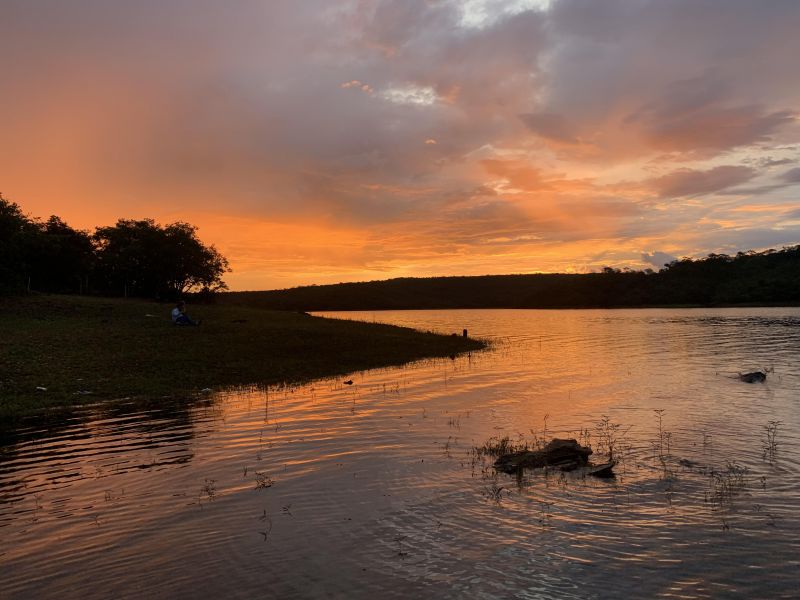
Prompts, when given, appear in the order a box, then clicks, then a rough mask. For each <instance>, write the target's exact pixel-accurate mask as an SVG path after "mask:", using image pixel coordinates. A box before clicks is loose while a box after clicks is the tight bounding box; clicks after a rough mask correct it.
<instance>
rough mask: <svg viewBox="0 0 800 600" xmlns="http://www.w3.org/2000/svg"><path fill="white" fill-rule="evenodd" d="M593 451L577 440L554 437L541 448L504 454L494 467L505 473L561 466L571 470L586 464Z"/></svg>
mask: <svg viewBox="0 0 800 600" xmlns="http://www.w3.org/2000/svg"><path fill="white" fill-rule="evenodd" d="M591 453H592V449H591V448H587V447H586V446H581V445H580V444H579V443H578V442H577V440H574V439H569V440H561V439H553V440H551V441H550V442H549V443H548V444H547V445H546V446H545V447H544V448H542V449H541V450H521V451H519V452H511V453H509V454H504V455H502V456H500V457H498V459H497V460H496V461H495V463H494V468H495V469H497V470H498V471H503V472H504V473H514V472H516V471H519V470H520V469H537V468H541V467H561V468H562V469H564V470H567V471H569V470H573V469H576V468H578V467H582V466H585V465H586V464H587V463H588V462H589V455H590V454H591Z"/></svg>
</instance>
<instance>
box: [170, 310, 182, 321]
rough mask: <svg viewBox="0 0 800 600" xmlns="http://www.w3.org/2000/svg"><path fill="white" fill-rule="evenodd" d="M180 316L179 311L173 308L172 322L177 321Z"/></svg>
mask: <svg viewBox="0 0 800 600" xmlns="http://www.w3.org/2000/svg"><path fill="white" fill-rule="evenodd" d="M180 316H181V309H180V308H178V307H177V306H176V307H175V308H173V309H172V320H173V321H177V320H178V317H180Z"/></svg>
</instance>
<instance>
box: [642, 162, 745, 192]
mask: <svg viewBox="0 0 800 600" xmlns="http://www.w3.org/2000/svg"><path fill="white" fill-rule="evenodd" d="M757 173H758V172H757V171H756V170H755V169H753V168H752V167H744V166H732V165H725V166H720V167H714V168H712V169H708V170H707V171H699V170H694V169H680V170H677V171H673V172H672V173H668V174H667V175H662V176H661V177H657V178H655V179H652V180H650V181H649V182H648V184H649V185H650V186H651V187H652V188H653V189H654V190H655V191H656V193H657V194H658V195H659V196H661V197H662V198H691V197H695V196H702V195H705V194H711V193H714V192H719V191H721V190H725V189H728V188H730V187H733V186H736V185H739V184H741V183H745V182H747V181H749V180H751V179H753V178H754V177H755V176H756V175H757Z"/></svg>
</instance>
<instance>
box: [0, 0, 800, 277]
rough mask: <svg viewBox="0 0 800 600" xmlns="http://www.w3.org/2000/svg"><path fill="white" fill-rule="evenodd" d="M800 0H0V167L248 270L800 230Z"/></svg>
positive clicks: (591, 256)
mask: <svg viewBox="0 0 800 600" xmlns="http://www.w3.org/2000/svg"><path fill="white" fill-rule="evenodd" d="M798 57H800V2H798V1H796V0H749V1H745V0H603V1H598V0H551V1H548V0H507V1H503V0H465V1H455V0H453V1H451V0H345V1H334V0H286V1H284V0H274V1H269V0H261V1H246V0H237V1H235V2H223V1H222V0H217V1H208V0H182V1H181V0H139V1H136V2H131V1H114V0H0V142H1V143H0V191H2V193H3V195H4V197H5V198H7V199H9V200H11V201H14V202H16V203H18V204H19V205H21V206H22V208H23V209H24V210H25V211H26V212H27V213H30V214H31V215H35V216H39V217H47V216H49V215H50V214H58V215H60V216H61V217H63V218H64V219H65V220H66V221H67V222H68V223H70V224H71V225H73V226H75V227H80V228H85V229H92V228H94V227H95V226H97V225H106V224H110V223H113V222H114V221H116V219H118V218H120V217H125V218H145V217H152V218H154V219H156V220H157V221H159V222H161V223H167V222H172V221H176V220H184V221H188V222H190V223H193V224H196V225H198V226H199V228H200V230H199V235H200V237H201V239H202V240H204V241H205V242H208V243H213V244H215V245H216V247H217V248H218V249H219V250H220V251H221V252H222V253H223V254H224V255H225V256H227V257H228V258H229V259H230V262H231V266H232V267H233V272H232V273H230V274H229V275H228V276H227V277H226V280H227V281H228V283H229V285H230V287H231V288H232V289H269V288H282V287H290V286H295V285H302V284H311V283H332V282H338V281H358V280H371V279H386V278H390V277H398V276H434V275H462V274H485V273H531V272H554V271H570V272H584V271H591V270H597V269H599V268H601V267H602V266H604V265H611V266H616V267H626V266H627V267H632V268H644V267H648V266H650V267H655V268H658V267H660V266H661V265H662V264H663V263H664V262H667V261H669V260H671V259H672V258H673V257H681V256H703V255H706V254H708V253H710V252H728V253H731V252H736V251H738V250H747V249H765V248H769V247H774V248H780V247H782V246H784V245H791V244H797V243H800V120H798V112H797V111H798V110H799V109H798V107H800V62H798V61H799V59H798Z"/></svg>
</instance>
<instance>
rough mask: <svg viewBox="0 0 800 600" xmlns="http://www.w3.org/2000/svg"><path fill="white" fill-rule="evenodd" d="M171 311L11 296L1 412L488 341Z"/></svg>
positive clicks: (241, 312) (375, 361)
mask: <svg viewBox="0 0 800 600" xmlns="http://www.w3.org/2000/svg"><path fill="white" fill-rule="evenodd" d="M171 308H172V305H168V304H157V303H153V302H145V301H139V300H120V299H108V298H87V297H72V296H32V297H22V298H3V299H0V417H3V418H8V417H15V416H19V415H22V414H25V413H29V412H32V411H36V410H39V409H43V408H48V407H55V406H65V405H71V404H79V403H86V402H95V401H97V400H105V399H119V398H137V399H141V400H143V401H150V400H158V399H161V398H165V397H169V398H176V397H182V396H191V395H192V394H194V393H196V392H197V391H198V390H201V389H203V388H212V389H221V388H225V387H230V386H238V385H253V384H255V385H270V384H280V383H299V382H303V381H308V380H311V379H315V378H320V377H330V376H335V375H342V374H345V373H348V372H351V371H356V370H361V369H370V368H376V367H384V366H389V365H397V364H401V363H404V362H408V361H411V360H416V359H420V358H426V357H439V356H448V355H452V354H456V353H459V352H465V351H469V350H478V349H480V348H483V347H484V344H483V343H482V342H479V341H476V340H471V339H464V338H461V337H452V336H442V335H434V334H431V333H422V332H418V331H414V330H412V329H407V328H401V327H393V326H389V325H379V324H372V323H358V322H353V321H339V320H331V319H323V318H319V317H312V316H309V315H305V314H301V313H290V312H277V311H268V310H261V309H256V308H247V307H239V306H213V305H203V306H199V305H198V306H190V307H189V309H188V311H187V312H188V313H189V314H190V315H191V316H192V317H193V318H195V319H202V320H203V324H202V325H201V326H200V327H176V326H174V325H172V323H171V321H170V318H169V311H170V309H171ZM37 388H46V391H42V390H37ZM82 391H88V392H91V393H90V394H80V393H79V392H82Z"/></svg>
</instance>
